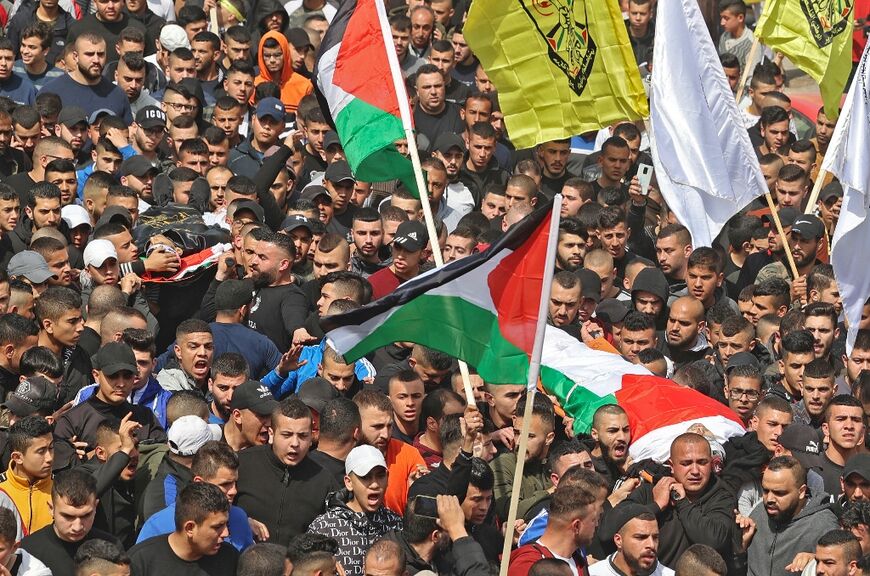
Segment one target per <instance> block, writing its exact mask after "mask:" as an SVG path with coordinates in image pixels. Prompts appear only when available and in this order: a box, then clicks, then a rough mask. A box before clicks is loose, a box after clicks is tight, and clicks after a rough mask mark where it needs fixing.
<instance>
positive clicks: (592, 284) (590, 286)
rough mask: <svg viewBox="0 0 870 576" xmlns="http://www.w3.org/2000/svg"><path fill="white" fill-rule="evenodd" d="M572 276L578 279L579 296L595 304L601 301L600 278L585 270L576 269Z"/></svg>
mask: <svg viewBox="0 0 870 576" xmlns="http://www.w3.org/2000/svg"><path fill="white" fill-rule="evenodd" d="M574 274H575V275H576V276H577V277H578V278H580V295H581V296H583V298H591V299H593V300H595V302H596V303H597V302H598V301H599V300H601V276H599V275H598V274H596V273H595V272H593V271H592V270H589V269H587V268H578V269H577V270H575V271H574Z"/></svg>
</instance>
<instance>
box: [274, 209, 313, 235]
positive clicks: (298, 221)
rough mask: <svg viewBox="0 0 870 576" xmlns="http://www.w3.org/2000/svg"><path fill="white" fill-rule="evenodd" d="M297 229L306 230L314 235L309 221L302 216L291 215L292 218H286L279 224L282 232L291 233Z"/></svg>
mask: <svg viewBox="0 0 870 576" xmlns="http://www.w3.org/2000/svg"><path fill="white" fill-rule="evenodd" d="M297 228H306V229H308V231H309V232H311V233H312V234H313V233H314V229H313V228H312V226H311V220H309V219H308V218H306V217H305V216H303V215H302V214H293V215H292V216H287V217H286V218H284V221H283V222H281V229H282V230H284V232H292V231H293V230H296V229H297Z"/></svg>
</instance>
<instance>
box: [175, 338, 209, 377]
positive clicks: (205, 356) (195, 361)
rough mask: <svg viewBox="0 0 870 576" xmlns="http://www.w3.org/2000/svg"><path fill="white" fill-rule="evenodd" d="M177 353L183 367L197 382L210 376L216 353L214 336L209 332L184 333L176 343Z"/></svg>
mask: <svg viewBox="0 0 870 576" xmlns="http://www.w3.org/2000/svg"><path fill="white" fill-rule="evenodd" d="M175 355H176V357H177V358H178V361H179V362H180V363H181V367H182V369H183V370H184V371H185V372H187V373H188V374H190V375H191V376H192V377H193V379H194V380H196V381H197V382H202V381H204V380H205V379H206V378H208V373H209V370H210V369H211V360H212V356H213V355H214V338H213V337H212V335H211V334H209V333H208V332H194V333H192V334H184V335H182V336H181V337H180V338H179V339H178V342H177V343H176V344H175Z"/></svg>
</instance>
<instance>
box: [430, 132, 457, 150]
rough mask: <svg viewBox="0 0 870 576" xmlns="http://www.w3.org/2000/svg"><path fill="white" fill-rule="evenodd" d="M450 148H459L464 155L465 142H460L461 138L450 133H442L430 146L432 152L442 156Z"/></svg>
mask: <svg viewBox="0 0 870 576" xmlns="http://www.w3.org/2000/svg"><path fill="white" fill-rule="evenodd" d="M451 148H459V150H460V151H461V152H462V153H463V154H464V153H465V142H464V141H463V140H462V136H460V135H459V134H454V133H452V132H442V133H441V134H439V135H438V138H436V139H435V144H434V145H433V146H432V150H435V151H436V152H441V153H442V154H446V153H447V152H449V151H450V149H451Z"/></svg>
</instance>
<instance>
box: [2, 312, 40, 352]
mask: <svg viewBox="0 0 870 576" xmlns="http://www.w3.org/2000/svg"><path fill="white" fill-rule="evenodd" d="M38 335H39V326H38V325H37V324H36V322H34V321H33V320H30V319H28V318H25V317H24V316H19V315H18V314H14V313H9V314H3V315H2V316H0V344H12V345H14V346H15V347H19V346H23V345H24V342H25V340H27V338H28V337H30V338H32V337H33V336H38Z"/></svg>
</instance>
